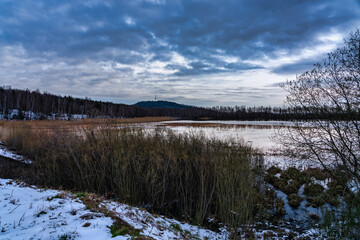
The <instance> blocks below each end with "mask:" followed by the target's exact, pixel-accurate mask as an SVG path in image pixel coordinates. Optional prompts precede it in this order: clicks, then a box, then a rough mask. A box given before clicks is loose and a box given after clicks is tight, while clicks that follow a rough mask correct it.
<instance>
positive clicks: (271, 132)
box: [156, 121, 291, 152]
mask: <svg viewBox="0 0 360 240" xmlns="http://www.w3.org/2000/svg"><path fill="white" fill-rule="evenodd" d="M290 124H291V123H290V122H284V121H169V122H161V123H156V126H165V127H168V128H171V129H172V130H174V131H175V132H178V133H186V132H187V133H189V132H193V133H200V132H203V133H204V134H205V135H206V136H207V137H215V138H219V139H223V140H226V139H231V138H232V139H236V140H239V141H241V140H244V141H245V142H246V143H249V144H251V145H252V146H253V147H255V148H259V149H261V150H263V151H265V152H268V151H272V150H274V148H276V147H277V146H278V144H277V143H276V142H275V141H274V140H273V139H272V137H274V136H275V134H276V130H277V129H279V128H280V127H285V126H290Z"/></svg>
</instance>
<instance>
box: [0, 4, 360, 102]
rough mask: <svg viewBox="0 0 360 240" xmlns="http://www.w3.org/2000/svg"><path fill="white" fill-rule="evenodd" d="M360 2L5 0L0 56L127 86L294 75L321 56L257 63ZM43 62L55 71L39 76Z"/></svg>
mask: <svg viewBox="0 0 360 240" xmlns="http://www.w3.org/2000/svg"><path fill="white" fill-rule="evenodd" d="M359 9H360V7H359V1H355V0H333V1H328V0H315V1H314V0H302V1H296V0H273V1H268V0H241V1H236V0H221V1H220V0H171V1H170V0H169V1H166V0H158V1H155V0H133V1H115V0H88V1H74V0H62V1H60V0H54V1H45V0H42V1H32V0H24V1H13V0H4V1H1V2H0V48H3V49H5V48H6V47H10V48H11V49H10V48H9V49H10V50H6V51H5V50H4V51H3V52H2V53H0V54H2V56H3V58H2V60H4V61H5V60H6V59H9V57H8V55H9V54H12V53H11V52H13V50H14V49H17V50H19V51H20V53H19V54H18V55H16V56H17V59H23V58H29V60H28V62H27V63H33V66H32V67H31V69H30V70H31V71H30V70H29V71H28V75H29V81H32V80H31V79H30V77H34V76H36V77H38V78H39V79H47V80H41V82H44V81H49V84H50V83H51V81H53V82H54V83H53V84H54V85H56V83H55V81H58V80H57V79H52V78H51V76H53V77H58V76H59V75H60V72H61V71H65V70H66V71H68V72H67V73H66V74H67V76H68V79H67V81H69V82H76V81H80V80H77V79H71V80H70V78H75V77H76V76H79V74H78V72H79V71H81V72H83V73H82V74H80V77H81V79H82V80H81V81H84V82H82V83H80V82H77V83H78V85H81V86H83V85H84V86H85V85H86V84H85V82H86V83H87V84H88V85H89V86H100V85H102V84H103V86H108V85H106V83H107V81H109V82H116V83H118V84H123V85H124V84H125V79H128V85H129V84H135V83H136V84H137V85H136V86H143V85H145V83H149V84H150V83H152V82H154V81H156V79H158V80H159V82H161V81H162V80H164V79H165V80H164V81H165V82H166V81H167V82H176V81H185V80H183V79H182V78H183V77H189V80H188V81H195V80H196V77H198V76H202V75H207V74H209V75H211V74H223V73H236V74H237V73H239V72H241V71H248V70H256V69H268V70H269V71H270V72H272V73H274V74H279V75H281V74H294V73H296V74H298V73H301V72H302V71H304V70H308V68H309V67H310V68H311V67H312V64H313V63H315V62H317V61H318V60H320V58H321V57H323V55H319V56H317V58H316V59H314V58H311V57H310V58H309V57H307V58H305V60H304V59H295V60H292V61H290V62H284V63H282V62H279V63H278V64H277V65H276V66H274V65H271V66H269V65H266V64H263V63H262V61H263V60H264V59H271V58H275V59H276V58H277V57H278V55H279V52H285V53H286V54H287V55H288V56H293V55H300V53H301V49H304V48H309V46H310V47H311V46H317V45H321V44H323V43H324V40H321V39H320V38H319V36H322V35H328V34H330V33H333V32H336V33H339V34H341V35H343V36H346V34H347V33H348V32H349V31H350V30H354V29H355V28H356V27H357V24H358V23H359V21H360V17H359V16H360V11H359ZM22 52H24V53H22ZM39 59H41V60H39ZM315 60H316V61H315ZM13 61H14V58H11V60H10V61H9V62H10V63H12V62H13ZM42 61H43V62H42ZM251 61H253V62H251ZM254 61H255V62H254ZM314 61H315V62H314ZM40 62H41V64H40ZM44 62H45V63H46V64H47V65H46V64H45V63H44ZM10 63H9V64H10ZM13 63H14V64H13V65H11V66H19V63H18V62H17V63H16V64H15V62H13ZM4 64H5V63H4ZM9 64H8V65H3V66H0V69H8V70H7V71H8V72H10V73H8V74H7V73H5V72H2V73H0V75H1V76H2V77H3V79H5V80H6V81H10V80H11V79H13V78H14V77H18V76H19V74H18V73H17V74H15V73H12V72H11V71H16V69H12V67H11V66H10V65H9ZM23 64H25V63H23ZM44 65H46V66H44ZM48 65H49V66H48ZM36 66H38V69H35V68H36ZM27 67H28V66H27ZM86 67H88V68H91V69H86ZM43 69H53V72H50V70H46V71H45V73H46V75H45V73H44V70H43ZM94 69H98V72H96V73H95V72H93V70H94ZM101 71H104V72H101ZM84 72H85V73H84ZM86 72H87V73H86ZM24 74H25V73H24ZM31 74H33V75H31ZM39 74H44V76H39ZM86 74H90V76H87V75H86ZM21 77H23V78H22V79H23V80H22V81H25V80H24V79H26V77H24V76H21ZM192 77H193V78H194V79H195V80H194V79H193V80H191V78H192ZM178 78H180V80H179V79H178ZM154 79H155V80H154ZM166 79H168V80H166ZM5 80H3V81H5ZM282 80H283V79H279V81H282ZM130 81H131V83H130ZM201 81H203V80H201ZM264 81H266V80H264ZM104 84H105V85H104ZM266 84H267V83H266V82H264V86H265V85H266ZM44 85H45V83H44ZM50 85H51V84H50ZM125 85H126V84H125ZM128 85H126V86H128ZM158 87H159V86H158ZM129 88H130V87H129ZM79 91H80V90H79ZM94 91H95V90H94ZM96 91H98V90H96ZM94 94H97V93H94ZM111 94H112V93H111ZM111 94H110V93H109V96H110V95H111ZM139 94H140V93H139ZM115 95H116V94H115ZM124 96H128V94H127V93H124ZM134 97H136V96H134Z"/></svg>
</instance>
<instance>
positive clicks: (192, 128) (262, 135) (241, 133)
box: [146, 120, 319, 169]
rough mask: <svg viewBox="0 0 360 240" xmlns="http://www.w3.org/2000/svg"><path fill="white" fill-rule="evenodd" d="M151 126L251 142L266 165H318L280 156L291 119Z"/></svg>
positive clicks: (176, 122)
mask: <svg viewBox="0 0 360 240" xmlns="http://www.w3.org/2000/svg"><path fill="white" fill-rule="evenodd" d="M146 126H147V127H150V128H155V127H165V128H169V129H172V130H173V131H175V132H176V133H203V134H204V135H205V136H207V137H210V138H218V139H222V140H226V139H235V140H237V141H244V142H245V143H248V144H251V146H252V147H255V148H258V149H260V150H261V151H262V152H263V153H264V158H265V165H267V166H278V167H281V168H286V167H290V166H294V167H297V168H299V169H302V168H307V167H317V166H319V164H318V163H315V162H308V161H307V162H304V161H298V160H294V159H290V158H287V157H285V156H282V155H279V151H278V150H279V147H280V146H281V145H280V144H279V143H278V142H277V141H275V140H274V137H275V136H276V135H277V134H278V131H279V130H280V129H283V128H286V127H290V126H293V123H292V122H287V121H189V120H186V121H185V120H180V121H166V122H157V123H147V124H146Z"/></svg>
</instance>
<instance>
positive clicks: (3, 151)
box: [0, 141, 32, 164]
mask: <svg viewBox="0 0 360 240" xmlns="http://www.w3.org/2000/svg"><path fill="white" fill-rule="evenodd" d="M0 156H3V157H6V158H10V159H13V160H15V161H19V162H23V163H27V164H31V163H32V161H31V160H29V159H26V158H25V157H23V156H21V155H18V154H16V153H13V152H12V151H10V150H9V149H7V148H6V147H5V146H4V144H3V143H2V142H1V141H0Z"/></svg>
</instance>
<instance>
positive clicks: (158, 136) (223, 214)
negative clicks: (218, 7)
mask: <svg viewBox="0 0 360 240" xmlns="http://www.w3.org/2000/svg"><path fill="white" fill-rule="evenodd" d="M32 124H33V123H32ZM0 127H1V131H0V132H1V138H2V139H3V140H4V141H5V142H6V144H8V145H9V146H11V147H14V148H16V149H18V150H19V151H21V152H22V153H23V154H25V155H26V156H27V157H29V158H31V159H33V160H35V163H34V165H33V167H32V168H31V169H32V172H31V177H32V179H35V180H36V182H37V183H41V184H46V185H51V186H62V187H64V188H68V189H76V190H77V191H89V192H96V193H100V194H105V195H108V196H111V197H114V198H117V199H119V200H120V201H122V202H126V203H129V204H132V205H137V206H143V207H146V208H149V209H151V210H152V211H155V212H158V213H161V214H166V215H169V216H174V217H177V218H181V219H186V220H188V221H190V222H192V223H195V224H205V225H206V224H207V219H208V218H209V217H216V218H217V219H218V220H219V221H220V222H223V223H226V224H228V225H230V226H231V227H234V228H237V227H239V226H240V225H241V224H244V223H247V222H249V221H250V220H251V219H252V218H253V217H254V215H255V214H256V211H257V210H258V206H257V204H258V201H257V199H258V196H259V189H260V188H261V185H262V182H261V181H260V180H259V178H258V177H257V174H256V171H255V169H259V168H262V158H261V156H260V155H259V154H258V153H257V152H256V151H255V150H253V149H252V148H251V147H250V146H248V145H245V144H239V143H238V142H235V141H230V140H229V141H220V140H216V139H208V138H206V137H205V136H204V135H201V134H198V135H195V134H183V135H179V134H175V133H174V132H172V131H170V130H166V131H165V130H162V129H156V130H154V131H150V130H146V129H142V128H130V127H126V128H121V129H119V128H111V127H108V128H100V129H99V128H97V127H96V126H91V127H89V126H88V127H82V128H80V129H77V131H76V132H71V131H63V128H62V126H58V127H55V126H53V128H52V129H51V131H49V130H48V129H47V130H46V131H45V130H44V129H43V128H41V127H40V128H39V127H31V123H26V122H24V123H14V124H13V125H12V124H9V123H7V124H3V125H0Z"/></svg>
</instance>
